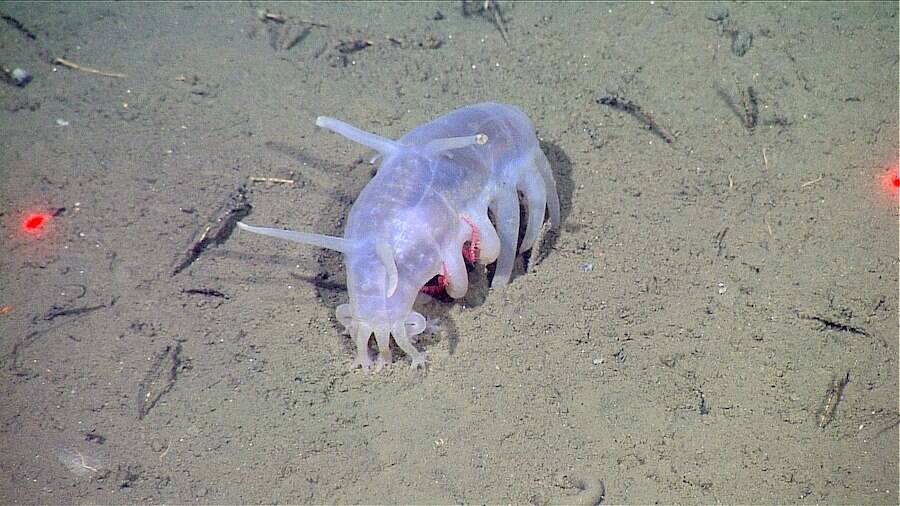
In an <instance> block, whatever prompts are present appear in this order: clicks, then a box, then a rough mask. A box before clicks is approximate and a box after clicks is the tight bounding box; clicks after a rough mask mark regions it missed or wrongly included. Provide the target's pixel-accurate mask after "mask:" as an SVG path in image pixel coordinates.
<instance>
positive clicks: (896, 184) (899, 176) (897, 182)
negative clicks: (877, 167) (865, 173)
mask: <svg viewBox="0 0 900 506" xmlns="http://www.w3.org/2000/svg"><path fill="white" fill-rule="evenodd" d="M881 187H882V189H883V190H884V191H885V192H887V193H888V194H889V195H891V196H893V197H896V196H897V195H898V194H900V173H898V168H897V167H896V166H894V167H891V168H889V169H888V170H887V171H885V173H884V175H883V176H881Z"/></svg>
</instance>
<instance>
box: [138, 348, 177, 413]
mask: <svg viewBox="0 0 900 506" xmlns="http://www.w3.org/2000/svg"><path fill="white" fill-rule="evenodd" d="M182 369H183V366H182V361H181V343H175V344H170V345H168V346H166V347H165V348H164V349H162V350H160V351H159V352H158V353H157V354H156V356H155V357H154V359H153V363H152V364H151V365H150V369H149V370H148V371H147V374H146V375H144V381H142V382H141V384H140V385H138V392H137V418H138V420H143V419H144V417H145V416H147V413H149V412H150V410H151V409H153V407H154V406H156V403H157V402H159V399H160V398H161V397H162V396H163V395H165V394H166V393H167V392H168V391H169V390H171V389H172V386H174V385H175V380H176V379H178V372H179V371H180V370H182Z"/></svg>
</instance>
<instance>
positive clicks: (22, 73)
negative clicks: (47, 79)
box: [9, 68, 31, 86]
mask: <svg viewBox="0 0 900 506" xmlns="http://www.w3.org/2000/svg"><path fill="white" fill-rule="evenodd" d="M9 75H10V77H12V78H13V81H15V82H16V86H25V85H26V84H28V83H29V82H30V81H31V74H30V73H29V72H28V71H27V70H24V69H20V68H17V69H15V70H13V71H12V72H10V74H9Z"/></svg>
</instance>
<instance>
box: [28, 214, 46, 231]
mask: <svg viewBox="0 0 900 506" xmlns="http://www.w3.org/2000/svg"><path fill="white" fill-rule="evenodd" d="M48 221H50V216H49V215H47V214H41V213H36V214H31V215H29V216H28V217H27V218H25V221H23V222H22V228H23V229H24V230H25V231H26V232H28V233H30V234H36V233H38V232H40V231H41V230H43V228H44V226H45V225H46V224H47V222H48Z"/></svg>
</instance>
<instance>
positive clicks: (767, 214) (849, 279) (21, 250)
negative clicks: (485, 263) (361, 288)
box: [0, 2, 900, 504]
mask: <svg viewBox="0 0 900 506" xmlns="http://www.w3.org/2000/svg"><path fill="white" fill-rule="evenodd" d="M497 5H499V7H496V6H497ZM483 7H484V6H483V2H470V3H467V4H466V10H465V12H464V10H463V8H462V7H461V4H460V3H459V2H450V3H415V4H396V3H388V4H379V3H356V4H348V3H341V4H330V3H313V4H275V3H265V4H263V3H220V4H210V3H202V4H201V3H196V4H192V3H165V4H152V5H151V4H146V3H119V4H109V3H79V4H74V3H52V4H51V3H42V4H32V3H17V2H5V3H3V4H2V5H0V11H2V14H3V21H4V22H3V23H0V63H2V65H3V66H4V67H7V68H9V69H10V70H11V69H13V68H15V67H20V68H23V69H26V70H28V71H29V72H31V74H32V75H33V79H32V81H31V82H30V83H28V84H27V85H26V86H24V87H17V86H14V85H12V84H10V83H4V84H2V85H0V104H2V115H0V128H2V139H3V140H2V143H3V144H2V150H0V170H2V171H3V178H2V184H0V219H2V225H3V228H2V236H0V237H2V243H0V276H2V277H0V297H2V299H0V306H2V309H0V396H2V397H0V431H2V435H0V454H2V455H3V458H2V459H0V502H3V503H52V504H58V503H135V502H137V503H164V502H165V503H194V502H197V503H259V502H291V503H455V502H469V503H477V502H482V501H484V502H490V503H506V502H513V503H527V502H530V503H537V504H546V503H556V502H566V503H585V504H596V503H599V502H608V503H623V502H625V503H652V502H663V503H673V502H686V503H697V502H703V503H713V502H726V503H749V502H752V503H868V504H897V502H898V493H897V483H898V482H897V473H898V464H897V460H898V451H897V440H898V429H897V424H898V419H900V414H898V384H897V373H898V364H897V357H898V314H897V308H898V285H897V283H898V264H897V258H898V249H897V248H898V223H897V217H898V211H897V196H896V193H891V191H890V188H887V187H885V185H883V184H882V182H883V181H884V178H885V177H889V176H890V174H889V171H890V170H891V169H892V168H893V170H894V171H896V167H897V152H898V135H897V132H898V124H897V123H898V97H897V75H898V47H897V32H898V22H897V8H896V4H895V3H887V2H885V3H871V4H863V3H852V4H840V3H828V4H799V3H742V4H686V5H680V4H668V3H659V2H657V3H653V2H650V3H642V4H631V3H629V4H594V3H581V4H577V3H566V4H553V3H513V2H500V3H499V4H492V8H491V9H488V10H484V9H483ZM497 8H499V13H498V12H497V11H496V10H494V9H497ZM261 9H263V10H264V11H263V12H259V11H260V10H261ZM496 14H499V19H498V18H497V17H496V16H495V15H496ZM501 24H502V26H501ZM55 58H64V59H65V61H66V62H69V63H74V64H76V65H80V66H82V67H87V68H88V69H94V70H99V71H103V72H106V73H120V74H123V75H124V76H125V77H110V76H106V75H101V74H97V73H92V72H89V71H85V69H84V68H82V69H75V68H71V67H67V66H64V65H63V64H61V63H59V62H57V63H56V64H53V63H52V62H53V61H54V59H55ZM602 97H607V98H608V97H615V98H616V99H621V100H624V101H627V102H628V103H630V104H633V105H634V106H636V107H637V108H639V109H640V111H642V114H630V113H629V112H628V111H626V110H623V108H621V107H614V106H611V105H609V101H608V100H607V101H606V102H607V103H605V104H604V103H601V102H602V101H598V100H599V99H600V98H602ZM483 101H498V102H505V103H510V104H514V105H517V106H519V107H520V108H522V109H523V110H524V111H526V112H527V114H528V115H529V116H530V117H531V118H532V120H533V121H534V123H535V125H536V128H537V129H538V135H539V136H540V138H541V140H542V146H543V148H544V151H545V152H546V153H547V154H548V157H549V158H550V160H551V164H552V166H553V171H554V174H555V177H556V179H557V182H558V184H559V189H560V197H561V200H562V207H563V226H562V229H561V230H560V231H559V233H558V234H549V233H548V234H545V235H544V238H543V239H542V241H541V244H540V246H539V247H538V249H537V251H536V252H535V253H534V254H532V255H530V257H528V258H527V259H522V261H521V263H520V264H519V266H518V268H517V269H516V273H515V275H514V279H513V281H512V283H511V285H510V286H509V288H508V290H506V292H504V293H495V292H491V291H489V290H487V288H486V283H487V279H488V277H489V276H490V273H489V272H487V273H486V272H485V271H484V269H475V270H473V272H471V273H470V279H471V285H472V288H471V289H470V292H469V295H468V296H467V297H466V298H465V299H464V300H462V301H459V302H456V303H439V304H432V305H429V306H427V307H425V308H424V309H423V310H422V312H423V313H424V314H425V315H426V316H427V317H428V318H429V319H436V320H439V321H440V325H441V330H440V331H439V332H438V333H437V334H435V335H433V336H430V337H427V338H425V339H423V340H421V341H420V342H419V343H418V346H419V348H420V349H424V350H426V351H427V352H428V354H429V359H428V365H427V367H426V369H425V370H410V369H409V368H408V367H407V365H406V362H405V357H403V355H402V354H400V353H398V354H397V355H398V362H397V363H395V364H394V365H393V366H392V367H390V368H388V369H387V370H385V371H382V372H381V373H378V374H375V375H364V374H362V372H361V371H359V370H355V371H354V370H351V369H350V362H351V360H352V358H353V350H352V347H351V345H350V343H349V342H348V339H347V337H345V336H342V335H341V333H340V325H339V324H338V323H337V321H336V320H335V318H334V309H335V307H336V306H337V305H338V304H341V303H343V302H346V299H347V294H346V288H345V285H344V269H343V265H342V262H341V258H340V256H339V255H337V254H334V253H331V252H325V251H320V250H316V249H314V248H309V247H302V246H298V245H294V244H290V243H285V242H278V241H274V240H266V239H265V238H260V237H256V236H251V235H250V234H245V233H233V234H229V233H228V232H229V231H228V230H225V231H224V235H222V236H221V237H220V239H221V241H219V242H220V243H219V244H210V245H209V247H207V248H206V249H205V250H203V251H202V253H201V254H200V255H199V256H198V258H197V259H196V261H194V262H192V263H190V265H188V266H186V267H185V268H184V269H183V270H181V272H179V273H178V274H176V275H172V272H173V268H174V266H175V265H176V264H177V263H178V262H179V260H180V259H182V257H183V255H184V254H185V252H186V251H187V250H188V249H189V248H190V247H191V245H192V244H194V243H195V241H197V239H198V238H199V237H200V236H201V235H202V233H203V231H204V230H206V227H207V226H208V225H210V224H212V225H215V219H216V217H217V216H221V214H220V213H223V212H225V213H226V214H227V212H228V211H229V210H230V209H231V208H230V207H229V206H231V205H233V203H234V199H235V198H238V199H239V197H235V193H236V192H240V191H243V192H244V195H245V196H246V202H247V203H248V204H249V205H251V206H252V211H251V217H252V221H253V222H254V223H258V224H268V225H273V226H282V227H286V228H293V229H298V230H309V231H316V232H319V233H327V234H337V235H340V234H341V233H342V230H343V222H344V220H345V217H346V215H347V213H348V211H349V208H350V206H351V204H352V202H353V200H354V198H355V196H356V195H357V194H358V192H359V191H360V189H361V188H362V187H363V186H364V185H365V184H366V182H367V181H368V180H369V179H370V178H371V176H372V173H373V170H374V166H372V165H370V164H369V163H368V158H369V156H370V153H369V152H367V151H366V150H365V149H364V148H361V147H359V146H356V145H353V144H351V143H349V142H347V141H345V140H344V139H342V138H340V137H339V136H336V135H333V134H330V133H328V132H325V131H322V130H320V129H317V128H316V127H315V125H314V120H315V117H316V116H318V115H329V116H335V117H338V118H340V119H343V120H346V121H348V122H350V123H353V124H355V125H358V126H359V127H361V128H365V129H367V130H371V131H375V132H378V133H380V134H382V135H386V136H389V137H399V136H400V135H402V134H403V133H404V132H406V131H407V130H409V129H411V128H413V127H414V126H416V125H418V124H420V123H422V122H425V121H427V120H429V119H431V118H433V117H435V116H437V115H440V114H442V113H444V112H447V111H450V110H452V109H454V108H457V107H460V106H464V105H469V104H473V103H477V102H483ZM648 118H649V121H652V122H653V123H654V124H655V125H656V126H657V129H648V125H647V123H646V122H647V119H648ZM667 140H668V141H671V142H667ZM252 177H268V178H283V179H291V180H293V181H294V183H293V184H292V185H289V184H283V183H277V182H253V181H251V179H250V178H252ZM887 186H890V185H889V184H888V185H887ZM30 212H44V213H47V214H48V215H49V219H48V221H47V222H46V223H45V224H44V226H43V227H42V228H41V229H40V230H39V231H38V232H37V233H33V234H29V233H24V232H23V230H22V228H21V225H22V222H23V220H24V219H25V217H26V215H27V213H30ZM526 268H527V270H526Z"/></svg>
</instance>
